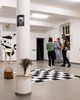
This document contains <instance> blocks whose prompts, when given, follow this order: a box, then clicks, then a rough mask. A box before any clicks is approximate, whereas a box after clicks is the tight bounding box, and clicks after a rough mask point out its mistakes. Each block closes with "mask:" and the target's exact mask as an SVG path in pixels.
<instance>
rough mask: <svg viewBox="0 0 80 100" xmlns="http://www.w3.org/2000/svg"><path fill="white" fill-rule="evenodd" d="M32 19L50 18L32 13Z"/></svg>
mask: <svg viewBox="0 0 80 100" xmlns="http://www.w3.org/2000/svg"><path fill="white" fill-rule="evenodd" d="M31 17H33V18H42V19H44V18H48V15H45V14H38V13H32V14H31Z"/></svg>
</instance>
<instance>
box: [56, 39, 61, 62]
mask: <svg viewBox="0 0 80 100" xmlns="http://www.w3.org/2000/svg"><path fill="white" fill-rule="evenodd" d="M61 47H62V44H61V42H60V38H57V41H56V42H55V54H56V61H57V62H58V63H60V62H61V56H62V49H61Z"/></svg>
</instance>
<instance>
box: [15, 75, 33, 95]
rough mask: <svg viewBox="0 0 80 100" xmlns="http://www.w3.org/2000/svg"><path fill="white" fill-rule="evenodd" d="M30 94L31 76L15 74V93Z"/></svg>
mask: <svg viewBox="0 0 80 100" xmlns="http://www.w3.org/2000/svg"><path fill="white" fill-rule="evenodd" d="M31 92H32V83H31V75H29V74H26V75H24V74H16V76H15V93H16V94H29V93H31Z"/></svg>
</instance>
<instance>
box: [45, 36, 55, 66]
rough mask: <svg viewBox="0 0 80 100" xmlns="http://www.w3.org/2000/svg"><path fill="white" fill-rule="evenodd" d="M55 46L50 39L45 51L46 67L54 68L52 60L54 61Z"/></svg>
mask: <svg viewBox="0 0 80 100" xmlns="http://www.w3.org/2000/svg"><path fill="white" fill-rule="evenodd" d="M54 47H55V44H54V42H53V40H52V38H51V37H50V38H49V40H48V43H47V44H46V49H47V51H48V65H49V66H50V67H51V66H54V59H55V51H54Z"/></svg>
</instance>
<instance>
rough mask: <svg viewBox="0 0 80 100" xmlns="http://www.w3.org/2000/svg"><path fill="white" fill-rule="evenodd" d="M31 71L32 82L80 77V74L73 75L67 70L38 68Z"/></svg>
mask: <svg viewBox="0 0 80 100" xmlns="http://www.w3.org/2000/svg"><path fill="white" fill-rule="evenodd" d="M31 73H32V79H31V80H32V83H34V82H45V81H52V80H65V79H73V78H80V76H78V75H72V74H70V73H66V72H59V71H55V70H53V69H36V70H32V71H31Z"/></svg>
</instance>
